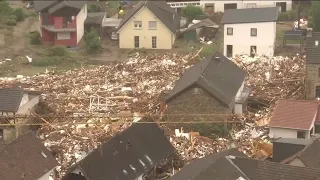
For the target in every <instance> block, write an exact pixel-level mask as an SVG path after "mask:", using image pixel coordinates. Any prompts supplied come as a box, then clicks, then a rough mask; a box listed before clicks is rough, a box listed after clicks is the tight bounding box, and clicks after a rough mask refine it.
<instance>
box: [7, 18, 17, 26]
mask: <svg viewBox="0 0 320 180" xmlns="http://www.w3.org/2000/svg"><path fill="white" fill-rule="evenodd" d="M6 25H8V26H15V25H17V21H16V19H13V18H11V19H10V18H8V19H7V20H6Z"/></svg>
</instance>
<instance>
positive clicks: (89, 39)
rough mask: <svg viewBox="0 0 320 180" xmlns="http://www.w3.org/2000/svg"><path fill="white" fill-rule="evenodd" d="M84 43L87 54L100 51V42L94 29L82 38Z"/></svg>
mask: <svg viewBox="0 0 320 180" xmlns="http://www.w3.org/2000/svg"><path fill="white" fill-rule="evenodd" d="M84 42H85V44H86V48H87V52H88V53H92V52H96V51H98V50H100V48H101V40H100V37H99V35H98V33H97V31H95V30H94V29H92V28H91V30H90V32H87V33H86V35H85V37H84Z"/></svg>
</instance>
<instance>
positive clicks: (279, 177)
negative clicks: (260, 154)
mask: <svg viewBox="0 0 320 180" xmlns="http://www.w3.org/2000/svg"><path fill="white" fill-rule="evenodd" d="M229 159H230V160H231V161H232V163H233V164H234V165H235V166H236V167H237V168H238V169H239V170H241V172H242V173H244V174H245V175H246V176H247V177H248V178H249V179H250V180H270V179H272V180H284V179H286V180H287V179H290V180H302V179H303V180H316V179H319V178H320V169H314V168H308V167H298V166H292V165H287V164H280V163H275V162H271V161H261V160H256V159H250V158H243V157H229Z"/></svg>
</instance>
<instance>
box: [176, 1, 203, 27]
mask: <svg viewBox="0 0 320 180" xmlns="http://www.w3.org/2000/svg"><path fill="white" fill-rule="evenodd" d="M181 15H182V16H183V17H185V18H187V19H188V22H189V23H190V22H192V20H194V19H195V18H196V17H197V16H201V15H204V12H203V10H202V9H201V7H198V6H193V5H188V6H186V7H184V8H182V9H181Z"/></svg>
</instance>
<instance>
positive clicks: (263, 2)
mask: <svg viewBox="0 0 320 180" xmlns="http://www.w3.org/2000/svg"><path fill="white" fill-rule="evenodd" d="M276 2H286V3H287V11H288V10H291V9H292V0H279V1H267V0H259V1H252V0H243V1H242V0H236V1H232V0H231V1H221V0H211V1H210V0H200V4H201V6H202V7H203V8H204V7H205V4H206V3H211V4H212V3H214V11H215V12H224V4H230V3H237V9H243V8H251V7H248V6H247V4H248V3H255V4H257V7H275V6H276Z"/></svg>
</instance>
